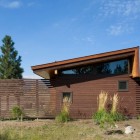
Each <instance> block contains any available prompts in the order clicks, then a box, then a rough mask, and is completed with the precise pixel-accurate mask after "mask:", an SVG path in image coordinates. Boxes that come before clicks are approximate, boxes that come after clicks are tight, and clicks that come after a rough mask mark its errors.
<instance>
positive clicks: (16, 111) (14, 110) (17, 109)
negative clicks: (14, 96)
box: [12, 106, 23, 120]
mask: <svg viewBox="0 0 140 140" xmlns="http://www.w3.org/2000/svg"><path fill="white" fill-rule="evenodd" d="M12 115H13V117H14V118H17V120H19V118H21V120H22V116H23V111H22V109H21V108H20V107H19V106H14V107H13V108H12Z"/></svg>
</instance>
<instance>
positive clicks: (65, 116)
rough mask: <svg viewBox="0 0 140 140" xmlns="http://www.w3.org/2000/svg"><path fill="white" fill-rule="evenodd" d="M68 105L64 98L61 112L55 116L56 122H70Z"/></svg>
mask: <svg viewBox="0 0 140 140" xmlns="http://www.w3.org/2000/svg"><path fill="white" fill-rule="evenodd" d="M70 105H71V103H70V102H69V99H68V98H67V97H65V98H64V99H63V104H62V109H61V112H60V113H59V114H58V115H57V116H56V118H55V120H56V121H57V122H68V121H70Z"/></svg>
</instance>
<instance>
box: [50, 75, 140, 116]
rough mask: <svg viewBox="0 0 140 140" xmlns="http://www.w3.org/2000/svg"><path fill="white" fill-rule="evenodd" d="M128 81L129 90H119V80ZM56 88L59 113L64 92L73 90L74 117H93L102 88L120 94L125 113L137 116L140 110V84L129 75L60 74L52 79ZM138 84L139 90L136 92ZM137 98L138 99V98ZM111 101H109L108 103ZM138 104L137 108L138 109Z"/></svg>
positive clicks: (121, 108)
mask: <svg viewBox="0 0 140 140" xmlns="http://www.w3.org/2000/svg"><path fill="white" fill-rule="evenodd" d="M119 80H126V81H128V91H118V81H119ZM52 84H53V85H54V87H55V88H56V92H57V93H56V94H57V95H56V112H57V113H59V112H60V110H61V106H62V92H72V93H73V97H72V98H73V102H72V104H71V108H70V111H71V113H70V114H71V116H72V117H73V118H91V116H92V114H93V113H94V112H95V111H97V96H98V95H99V93H100V92H101V90H104V91H107V92H108V93H109V96H112V95H113V94H114V93H118V95H119V102H120V104H119V109H120V111H121V112H122V113H124V114H125V115H130V116H135V115H136V114H137V112H136V111H138V107H139V111H140V104H138V103H137V104H136V101H137V102H139V103H140V99H139V98H138V97H139V96H140V95H139V93H140V86H139V85H137V83H136V81H135V80H134V79H132V78H130V76H129V75H118V76H115V75H114V76H110V77H109V76H104V77H103V76H98V77H97V76H92V75H85V76H80V75H78V76H73V75H63V76H61V77H60V76H58V77H57V78H56V79H55V80H53V81H52ZM136 85H137V92H136ZM136 98H137V99H136ZM110 103H111V102H109V101H108V105H109V104H110ZM136 105H137V110H136Z"/></svg>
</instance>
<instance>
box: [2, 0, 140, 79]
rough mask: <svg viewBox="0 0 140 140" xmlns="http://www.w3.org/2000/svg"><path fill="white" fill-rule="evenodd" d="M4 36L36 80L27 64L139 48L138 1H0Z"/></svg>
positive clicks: (30, 76) (27, 74) (28, 73)
mask: <svg viewBox="0 0 140 140" xmlns="http://www.w3.org/2000/svg"><path fill="white" fill-rule="evenodd" d="M5 35H10V36H11V37H12V39H13V41H14V42H15V46H14V47H15V49H16V50H18V52H19V55H21V56H22V67H23V68H24V71H25V72H24V74H23V76H24V77H26V78H27V77H28V78H37V77H36V76H35V75H34V74H33V72H32V70H31V66H32V65H37V64H43V63H48V62H53V61H60V60H65V59H70V58H75V57H81V56H86V55H92V54H97V53H102V52H108V51H113V50H119V49H125V48H129V47H134V46H139V45H140V0H0V40H2V39H3V37H4V36H5ZM1 45H2V42H0V46H1Z"/></svg>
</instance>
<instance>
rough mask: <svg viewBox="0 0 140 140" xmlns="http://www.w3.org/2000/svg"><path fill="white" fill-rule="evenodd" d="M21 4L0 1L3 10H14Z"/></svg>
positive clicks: (5, 0) (19, 2) (17, 1)
mask: <svg viewBox="0 0 140 140" xmlns="http://www.w3.org/2000/svg"><path fill="white" fill-rule="evenodd" d="M21 5H22V3H21V1H19V0H13V1H9V0H0V6H1V7H4V8H10V9H15V8H19V7H21Z"/></svg>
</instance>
